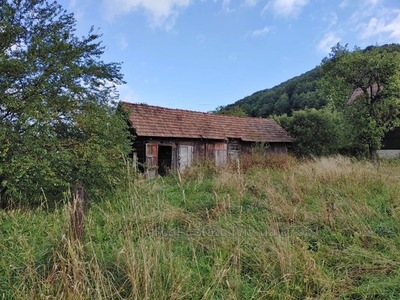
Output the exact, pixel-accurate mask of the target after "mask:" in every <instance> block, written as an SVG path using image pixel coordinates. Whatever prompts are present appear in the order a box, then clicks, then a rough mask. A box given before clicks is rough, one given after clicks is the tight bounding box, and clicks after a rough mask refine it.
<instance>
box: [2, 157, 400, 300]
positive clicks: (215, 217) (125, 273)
mask: <svg viewBox="0 0 400 300" xmlns="http://www.w3.org/2000/svg"><path fill="white" fill-rule="evenodd" d="M70 219H71V205H65V206H63V207H59V208H56V209H53V210H48V209H45V208H39V209H36V210H28V209H23V208H20V209H16V210H12V211H0V224H1V225H0V254H1V255H0V299H399V298H400V162H399V161H392V162H379V163H377V164H371V163H369V162H366V161H362V162H360V161H352V160H350V159H348V158H345V157H340V156H339V157H333V158H321V159H315V160H308V161H299V160H295V159H292V158H290V157H271V156H270V157H259V158H255V159H252V160H249V159H248V160H244V161H242V162H241V163H240V164H232V165H230V166H226V167H224V168H215V167H213V166H211V165H208V164H203V165H199V166H195V167H192V168H190V169H187V170H186V172H185V173H184V174H177V173H175V174H172V175H169V176H167V177H164V178H157V179H153V180H145V179H143V178H142V177H140V176H135V177H134V178H132V179H130V180H127V183H126V186H124V187H121V188H120V190H117V191H116V192H115V194H114V196H112V197H110V198H107V199H99V200H98V201H96V202H92V203H90V207H89V209H88V211H87V214H86V217H85V236H84V239H83V240H82V242H79V241H77V240H76V239H75V238H74V237H73V235H72V233H71V226H70V223H71V222H70Z"/></svg>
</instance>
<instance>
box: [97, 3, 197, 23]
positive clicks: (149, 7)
mask: <svg viewBox="0 0 400 300" xmlns="http://www.w3.org/2000/svg"><path fill="white" fill-rule="evenodd" d="M190 4H191V0H103V7H104V9H105V14H106V17H107V19H109V20H113V19H114V18H115V17H117V16H118V15H121V14H128V13H131V12H133V11H137V10H140V9H141V10H144V11H145V12H146V13H147V14H148V15H149V18H150V19H149V20H150V24H151V25H152V26H154V27H164V28H166V29H171V28H172V27H173V26H174V24H175V20H176V17H177V16H178V15H179V12H180V10H181V9H184V8H186V7H188V6H189V5H190Z"/></svg>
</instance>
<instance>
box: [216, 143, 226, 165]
mask: <svg viewBox="0 0 400 300" xmlns="http://www.w3.org/2000/svg"><path fill="white" fill-rule="evenodd" d="M214 155H215V165H217V166H221V165H223V164H225V163H226V160H227V157H228V154H227V145H226V144H225V143H218V144H215V147H214Z"/></svg>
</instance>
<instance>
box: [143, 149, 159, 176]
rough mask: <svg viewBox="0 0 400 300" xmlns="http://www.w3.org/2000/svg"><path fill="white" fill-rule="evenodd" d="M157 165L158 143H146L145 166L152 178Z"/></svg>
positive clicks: (155, 172)
mask: <svg viewBox="0 0 400 300" xmlns="http://www.w3.org/2000/svg"><path fill="white" fill-rule="evenodd" d="M157 166H158V145H157V144H146V167H147V175H148V176H149V177H150V178H154V177H155V176H156V175H157Z"/></svg>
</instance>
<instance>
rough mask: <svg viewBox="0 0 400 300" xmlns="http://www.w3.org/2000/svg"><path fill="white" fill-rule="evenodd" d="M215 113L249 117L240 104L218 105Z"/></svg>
mask: <svg viewBox="0 0 400 300" xmlns="http://www.w3.org/2000/svg"><path fill="white" fill-rule="evenodd" d="M213 113H215V114H218V115H228V116H236V117H248V115H247V113H246V112H245V111H244V109H243V108H242V107H240V106H239V105H235V106H231V107H229V108H226V107H224V106H218V107H217V108H216V109H215V111H214V112H213Z"/></svg>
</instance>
